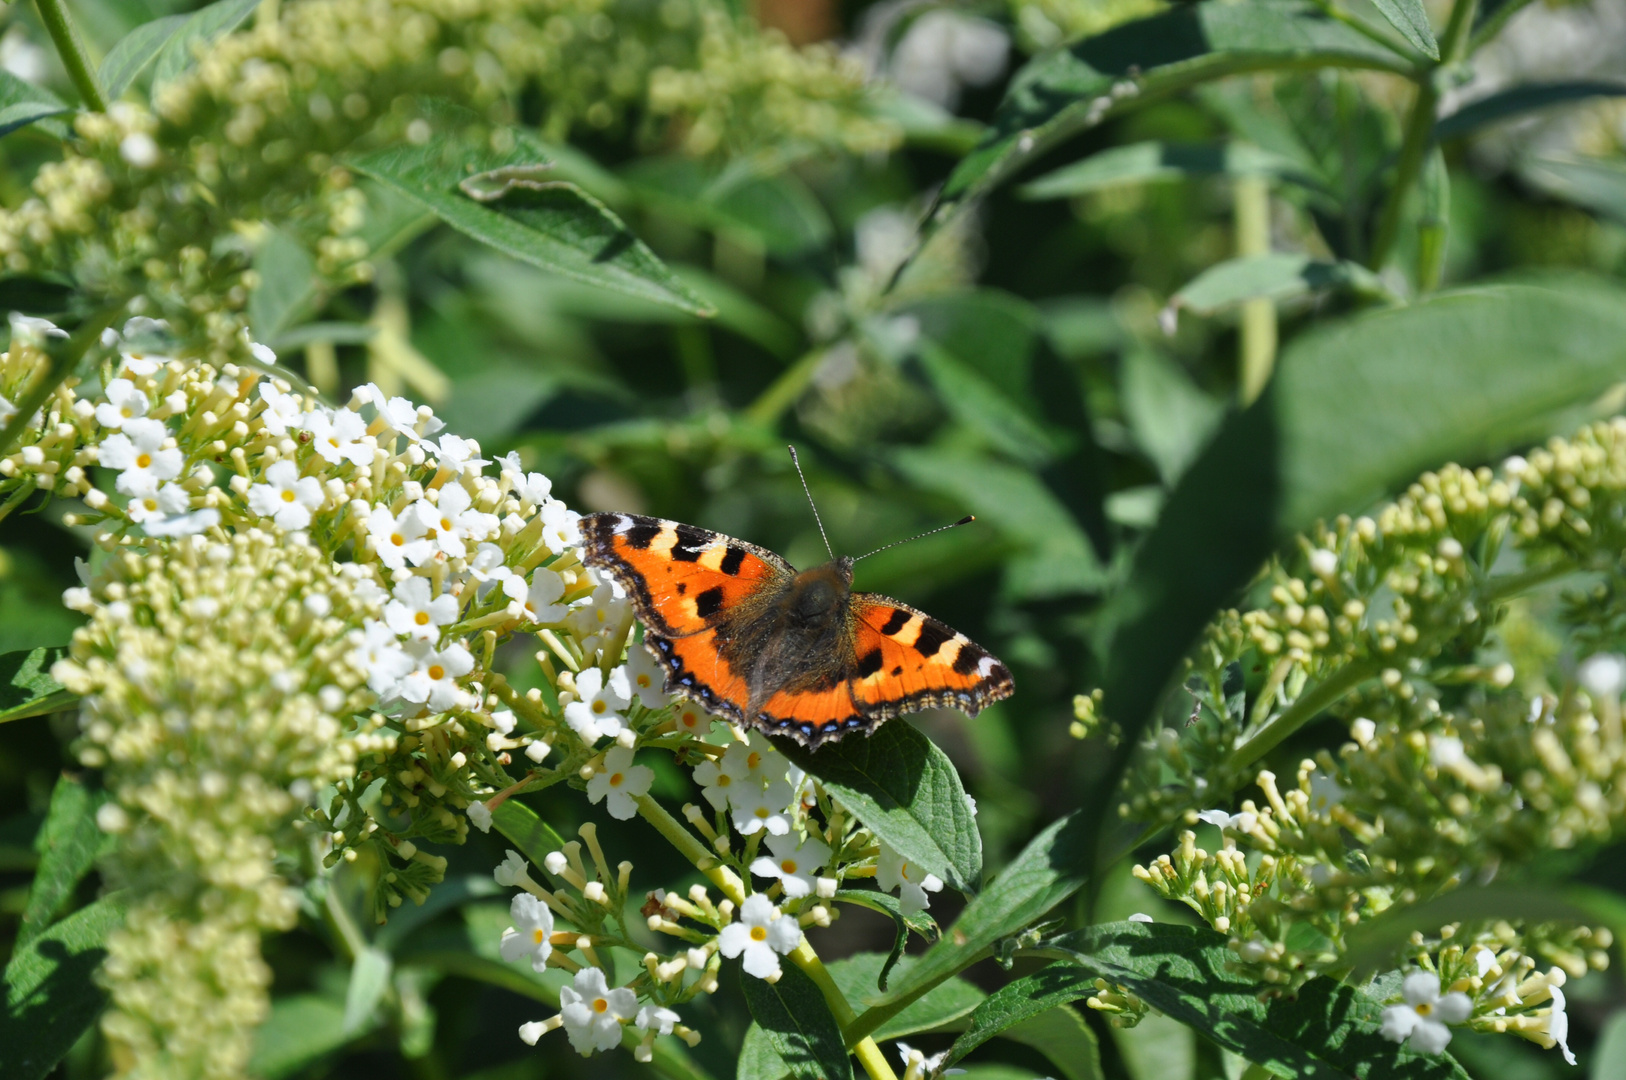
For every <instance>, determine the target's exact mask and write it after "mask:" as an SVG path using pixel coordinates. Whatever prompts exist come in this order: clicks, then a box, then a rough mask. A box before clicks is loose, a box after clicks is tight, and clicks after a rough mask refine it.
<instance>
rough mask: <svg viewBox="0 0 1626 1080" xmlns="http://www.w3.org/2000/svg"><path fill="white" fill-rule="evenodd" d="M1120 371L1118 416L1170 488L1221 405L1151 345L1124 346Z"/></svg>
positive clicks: (1210, 432) (1207, 434) (1220, 411)
mask: <svg viewBox="0 0 1626 1080" xmlns="http://www.w3.org/2000/svg"><path fill="white" fill-rule="evenodd" d="M1120 370H1121V372H1122V374H1121V375H1120V392H1121V393H1122V394H1123V410H1124V418H1125V419H1126V420H1128V421H1129V427H1130V430H1131V431H1133V432H1134V434H1135V442H1136V443H1137V444H1138V445H1139V446H1140V448H1141V450H1142V451H1143V452H1145V454H1146V456H1147V457H1149V458H1151V459H1152V464H1154V465H1156V466H1157V471H1158V475H1159V476H1161V477H1162V478H1163V483H1164V484H1167V485H1170V486H1172V485H1173V484H1174V482H1175V481H1176V480H1178V479H1179V478H1180V474H1181V473H1183V472H1185V471H1186V467H1187V466H1189V465H1190V464H1191V462H1192V461H1193V460H1194V459H1195V458H1196V457H1197V455H1198V453H1200V452H1201V451H1202V448H1203V446H1204V444H1206V443H1207V442H1208V440H1209V438H1210V437H1211V436H1212V435H1213V434H1214V430H1215V429H1216V428H1217V427H1219V423H1220V419H1221V417H1222V416H1223V415H1224V413H1225V407H1224V406H1223V405H1221V404H1220V403H1219V402H1218V401H1216V400H1215V399H1214V398H1212V397H1210V396H1209V395H1208V394H1206V393H1204V392H1203V391H1202V390H1201V389H1200V388H1199V387H1198V386H1197V384H1196V383H1194V382H1192V381H1191V376H1189V375H1187V374H1186V372H1185V370H1184V369H1183V368H1181V367H1180V365H1179V364H1177V363H1175V361H1173V360H1172V359H1170V358H1169V357H1167V356H1165V355H1164V354H1162V353H1160V352H1156V351H1154V350H1152V349H1149V348H1144V347H1140V348H1132V349H1129V350H1127V351H1126V352H1125V353H1124V358H1123V366H1122V368H1121V369H1120ZM1153 490H1154V491H1156V490H1157V489H1153ZM1118 494H1120V495H1121V494H1122V493H1118ZM1154 516H1155V513H1154Z"/></svg>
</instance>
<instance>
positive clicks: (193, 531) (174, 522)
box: [141, 484, 220, 536]
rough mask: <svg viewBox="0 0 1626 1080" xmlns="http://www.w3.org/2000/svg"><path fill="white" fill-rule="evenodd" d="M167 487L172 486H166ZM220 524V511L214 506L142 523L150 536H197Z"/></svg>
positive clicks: (150, 519) (151, 519)
mask: <svg viewBox="0 0 1626 1080" xmlns="http://www.w3.org/2000/svg"><path fill="white" fill-rule="evenodd" d="M165 486H166V487H168V486H170V485H167V484H166V485H165ZM219 524H220V511H219V510H216V509H215V508H214V507H212V506H206V507H204V508H203V509H202V510H194V511H192V512H191V513H190V514H176V515H174V516H173V517H165V518H149V519H147V520H146V521H144V522H142V523H141V527H142V529H144V530H146V533H147V535H148V536H195V535H197V534H198V533H200V532H203V531H204V530H205V529H212V528H214V527H215V526H216V525H219Z"/></svg>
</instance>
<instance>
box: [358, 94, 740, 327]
mask: <svg viewBox="0 0 1626 1080" xmlns="http://www.w3.org/2000/svg"><path fill="white" fill-rule="evenodd" d="M426 119H427V120H428V121H429V123H430V124H431V126H432V129H433V132H434V134H433V135H432V136H431V138H430V140H429V141H428V142H427V143H426V144H424V145H422V146H412V145H407V146H392V147H388V148H386V149H383V150H379V151H375V152H374V153H371V154H366V155H363V156H361V157H359V158H356V159H353V160H352V161H350V164H351V165H352V166H353V167H354V168H355V169H357V170H358V171H360V172H363V173H365V174H367V175H368V176H370V177H372V178H373V179H374V180H376V181H378V182H379V183H380V184H383V185H384V186H386V187H388V188H390V189H391V190H393V191H395V192H396V193H398V194H400V195H403V196H405V197H406V198H408V199H411V200H413V201H414V202H417V203H419V204H420V205H422V206H423V207H424V209H426V210H428V211H430V212H431V213H433V214H434V215H435V216H436V217H438V218H440V219H441V220H442V221H444V222H446V224H448V225H450V226H452V228H454V229H457V230H458V231H459V232H462V233H465V234H466V235H468V236H471V237H473V238H474V239H476V240H479V241H480V242H482V243H485V244H489V245H491V246H492V247H494V248H496V249H497V250H498V251H501V252H503V253H504V254H506V255H509V256H511V257H513V258H516V259H519V260H520V261H522V262H527V263H530V264H531V265H532V266H539V267H541V268H542V269H544V270H550V271H552V272H554V273H557V274H562V275H564V276H565V277H568V278H572V279H574V280H576V281H582V282H585V283H587V284H589V285H598V286H601V287H603V288H607V289H613V290H615V291H617V292H622V293H626V294H628V295H631V296H636V297H640V298H642V299H645V300H652V301H654V302H656V303H659V304H669V305H671V306H673V307H676V308H679V309H680V310H683V311H687V312H689V313H690V314H692V315H710V314H711V309H710V308H709V307H708V306H707V305H705V304H704V303H702V302H701V301H700V300H699V299H697V298H696V297H695V296H694V295H693V294H692V293H690V292H689V290H688V289H687V288H686V287H685V286H684V285H683V283H682V282H681V281H679V280H678V279H677V277H676V276H675V275H674V274H673V273H672V272H671V271H670V270H668V269H667V268H666V266H665V265H664V264H663V263H662V262H661V261H660V259H658V258H656V256H655V253H654V252H652V251H650V250H649V248H648V247H646V246H644V243H643V241H641V240H639V239H638V238H637V237H635V236H633V235H632V233H631V232H629V231H628V229H627V227H626V226H625V225H624V224H622V222H621V219H620V218H618V217H616V216H615V214H613V213H611V212H610V210H609V209H608V208H607V207H605V206H604V204H602V203H600V202H599V201H598V200H597V199H594V198H593V197H592V196H590V195H588V194H586V193H585V192H583V191H581V190H580V189H579V188H577V187H575V186H574V185H571V184H565V183H546V182H542V181H538V180H537V179H536V178H535V177H536V176H537V175H538V173H539V171H540V170H543V169H546V168H547V166H548V159H547V156H546V155H545V154H544V153H543V152H542V150H541V148H540V147H539V146H537V145H536V144H535V143H534V142H533V141H532V140H531V139H530V138H529V137H528V136H526V135H525V134H524V133H523V132H518V131H516V132H514V133H513V135H514V148H513V149H512V150H509V151H507V152H505V153H500V152H498V151H494V150H492V149H490V147H489V146H488V145H487V144H486V143H484V142H480V143H476V144H471V143H470V142H469V141H468V140H467V138H466V134H467V132H468V131H471V130H473V131H478V130H480V129H481V121H480V120H479V118H478V117H476V116H475V115H474V114H472V113H469V112H467V111H466V110H462V109H457V108H454V107H450V106H437V107H433V108H431V109H429V110H428V112H427V114H426ZM485 177H494V178H497V177H500V178H506V179H508V180H509V181H511V182H510V183H508V184H507V185H506V186H493V185H491V184H487V183H477V182H478V181H481V180H482V178H485ZM470 191H473V192H475V195H471V194H469V192H470ZM498 192H500V193H501V194H500V197H493V196H494V195H496V194H497V193H498Z"/></svg>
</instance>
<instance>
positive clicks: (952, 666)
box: [581, 450, 1015, 747]
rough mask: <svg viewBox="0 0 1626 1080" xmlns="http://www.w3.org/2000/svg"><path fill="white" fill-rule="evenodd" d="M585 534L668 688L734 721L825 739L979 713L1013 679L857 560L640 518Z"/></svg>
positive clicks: (594, 518) (626, 517)
mask: <svg viewBox="0 0 1626 1080" xmlns="http://www.w3.org/2000/svg"><path fill="white" fill-rule="evenodd" d="M794 454H795V451H794V450H793V451H792V456H793V457H794ZM798 468H799V467H798ZM803 483H804V486H805V483H806V482H805V481H804V482H803ZM817 513H818V511H817V509H815V510H814V514H815V516H816V515H817ZM970 520H971V519H970V518H966V519H965V521H970ZM955 524H964V521H961V522H956V523H955ZM947 527H952V526H947ZM823 528H824V527H823V524H822V523H821V524H820V526H819V529H820V532H821V533H822V532H823ZM581 530H582V537H583V543H584V547H585V551H586V556H585V561H586V563H587V565H588V566H591V567H595V568H597V569H600V570H606V571H608V572H609V573H611V574H613V575H615V578H616V580H618V581H619V582H620V583H621V585H622V587H624V588H625V589H626V590H627V593H628V595H629V596H631V598H632V602H633V606H634V608H635V609H636V611H637V613H638V617H639V619H641V620H642V621H643V623H644V645H645V647H647V648H648V649H649V650H650V651H651V653H652V654H653V655H654V656H655V658H656V659H657V660H658V661H659V662H660V663H661V665H662V667H663V668H664V669H665V670H666V690H667V692H668V693H676V694H682V695H684V696H686V697H690V698H693V699H695V700H697V701H699V702H700V703H701V704H703V705H705V706H706V707H707V708H708V709H710V710H711V711H713V712H715V713H718V714H720V715H722V716H725V717H727V718H728V719H731V720H733V721H735V722H737V723H741V724H745V725H748V726H750V727H755V728H759V729H761V730H762V731H764V732H767V733H768V734H770V735H789V736H791V737H792V738H794V739H795V740H796V741H797V742H799V743H802V744H803V745H805V746H809V747H817V746H818V745H819V744H820V743H822V742H824V741H825V740H827V739H838V738H840V737H841V736H843V735H845V734H847V733H848V732H851V731H862V732H865V733H866V734H867V733H869V732H872V731H874V730H875V728H876V727H878V726H879V725H880V724H881V723H882V722H883V721H885V720H890V719H891V718H892V717H895V716H901V715H903V714H904V713H910V712H917V711H919V710H921V709H928V708H935V707H938V706H953V707H954V708H957V709H960V710H961V711H963V712H965V713H966V714H967V715H969V716H975V715H976V714H977V712H978V711H979V710H981V709H982V707H983V706H985V705H987V704H989V703H990V702H994V701H998V700H1000V699H1001V698H1005V697H1009V696H1010V695H1011V693H1012V691H1013V690H1014V689H1015V684H1014V683H1012V681H1011V673H1010V671H1009V670H1008V669H1007V668H1006V667H1005V665H1004V664H1002V663H1000V662H999V661H998V660H996V659H995V658H994V657H993V656H992V655H990V654H989V653H988V651H987V650H985V649H983V648H982V647H981V646H979V645H975V644H973V643H972V642H971V641H970V640H969V639H968V638H967V637H966V636H965V635H964V634H960V633H957V632H956V631H954V630H953V629H951V628H949V627H947V626H945V625H943V624H942V623H940V622H938V621H937V620H936V619H934V618H932V617H931V616H929V615H927V614H925V613H924V612H920V611H916V610H915V609H914V608H912V607H909V606H908V605H906V604H900V603H898V601H896V600H893V599H891V598H889V597H885V596H879V595H877V594H875V593H855V592H853V591H852V580H853V563H855V562H857V561H858V560H857V559H854V558H851V557H850V556H843V557H841V558H839V559H838V558H834V557H832V558H831V560H830V561H829V562H827V563H825V564H824V565H823V566H817V567H814V568H812V569H810V570H802V571H800V572H798V571H797V570H796V568H795V567H793V566H791V565H790V563H788V562H786V561H785V560H784V559H782V558H780V557H779V556H778V555H775V554H774V553H773V552H771V551H769V550H767V549H766V548H760V547H757V546H756V545H755V544H747V543H745V542H744V541H741V540H735V539H732V538H730V537H727V536H723V535H722V534H721V533H714V532H708V531H707V530H705V529H697V528H695V527H694V526H693V525H680V524H678V523H677V522H675V521H663V520H661V519H660V518H652V517H643V516H641V515H638V514H618V513H599V514H588V515H587V516H585V517H583V518H582V520H581ZM934 531H936V530H934ZM826 546H828V544H827V545H826ZM889 546H890V545H889ZM871 554H874V553H873V552H871ZM860 557H861V558H862V557H864V556H860Z"/></svg>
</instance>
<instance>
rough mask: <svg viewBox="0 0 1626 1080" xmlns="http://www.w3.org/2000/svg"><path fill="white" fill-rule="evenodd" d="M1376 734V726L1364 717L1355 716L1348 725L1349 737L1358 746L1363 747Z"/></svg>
mask: <svg viewBox="0 0 1626 1080" xmlns="http://www.w3.org/2000/svg"><path fill="white" fill-rule="evenodd" d="M1377 734H1378V725H1377V724H1376V723H1375V722H1373V721H1371V720H1368V719H1367V718H1366V717H1364V716H1357V717H1356V718H1355V719H1354V720H1353V721H1352V722H1351V723H1350V725H1349V737H1350V738H1352V739H1354V740H1355V742H1356V744H1357V745H1359V746H1365V745H1366V744H1367V743H1369V742H1371V741H1372V740H1373V739H1374V738H1376V737H1377Z"/></svg>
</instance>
